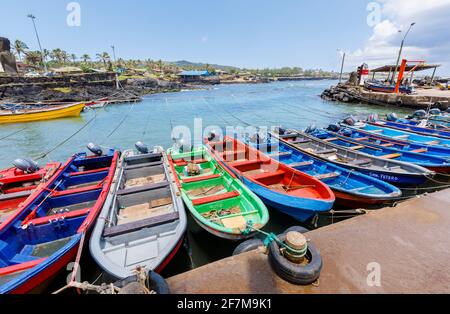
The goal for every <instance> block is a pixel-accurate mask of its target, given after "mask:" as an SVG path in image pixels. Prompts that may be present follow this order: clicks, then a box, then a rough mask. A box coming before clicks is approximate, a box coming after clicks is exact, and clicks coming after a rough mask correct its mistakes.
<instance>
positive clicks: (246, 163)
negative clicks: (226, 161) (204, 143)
mask: <svg viewBox="0 0 450 314" xmlns="http://www.w3.org/2000/svg"><path fill="white" fill-rule="evenodd" d="M262 163H264V161H263V160H246V161H236V162H232V163H230V166H231V167H242V166H252V165H260V164H262Z"/></svg>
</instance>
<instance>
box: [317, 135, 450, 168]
mask: <svg viewBox="0 0 450 314" xmlns="http://www.w3.org/2000/svg"><path fill="white" fill-rule="evenodd" d="M351 132H352V131H351V130H349V131H347V130H346V129H344V130H342V131H341V132H339V133H336V132H332V131H327V130H316V131H314V132H312V133H311V135H313V136H315V137H317V138H319V139H321V140H323V141H325V142H327V143H330V144H334V145H338V146H341V147H346V148H348V149H351V150H355V151H358V152H360V153H364V154H368V155H371V156H375V157H380V158H386V156H388V157H389V158H390V159H391V160H397V161H402V162H407V163H412V164H415V165H418V166H421V167H424V168H426V169H429V170H431V171H433V172H439V173H449V172H450V162H449V161H448V160H447V159H444V158H440V157H435V156H432V155H424V154H420V153H418V152H414V151H403V150H400V149H396V148H391V147H386V146H382V145H377V144H375V143H370V142H369V143H367V142H361V141H359V140H357V139H353V138H351V137H350V135H351V134H352V133H351ZM346 135H349V136H346ZM428 176H429V177H430V176H431V174H429V175H428Z"/></svg>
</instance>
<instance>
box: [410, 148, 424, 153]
mask: <svg viewBox="0 0 450 314" xmlns="http://www.w3.org/2000/svg"><path fill="white" fill-rule="evenodd" d="M427 151H428V150H426V149H425V148H420V149H415V150H412V151H411V153H418V154H420V153H426V152H427Z"/></svg>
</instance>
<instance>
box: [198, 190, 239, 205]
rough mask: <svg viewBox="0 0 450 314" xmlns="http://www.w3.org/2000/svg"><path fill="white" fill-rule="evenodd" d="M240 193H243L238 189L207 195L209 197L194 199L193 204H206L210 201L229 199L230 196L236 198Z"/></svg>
mask: <svg viewBox="0 0 450 314" xmlns="http://www.w3.org/2000/svg"><path fill="white" fill-rule="evenodd" d="M240 195H241V194H240V193H239V192H238V191H232V192H227V193H223V194H219V195H212V196H207V197H203V198H198V199H196V200H193V201H192V205H194V206H199V205H205V204H209V203H214V202H218V201H223V200H227V199H230V198H235V197H238V196H240Z"/></svg>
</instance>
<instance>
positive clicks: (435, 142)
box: [425, 140, 441, 145]
mask: <svg viewBox="0 0 450 314" xmlns="http://www.w3.org/2000/svg"><path fill="white" fill-rule="evenodd" d="M440 143H441V141H438V140H436V141H431V142H427V143H425V144H427V145H439V144H440Z"/></svg>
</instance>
